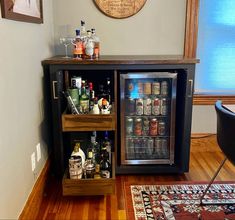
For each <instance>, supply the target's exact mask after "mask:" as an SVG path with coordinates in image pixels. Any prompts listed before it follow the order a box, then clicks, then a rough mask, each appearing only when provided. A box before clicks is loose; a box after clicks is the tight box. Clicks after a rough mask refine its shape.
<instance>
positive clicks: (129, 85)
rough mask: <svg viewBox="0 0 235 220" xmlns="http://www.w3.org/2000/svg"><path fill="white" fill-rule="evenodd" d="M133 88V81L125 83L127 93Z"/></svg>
mask: <svg viewBox="0 0 235 220" xmlns="http://www.w3.org/2000/svg"><path fill="white" fill-rule="evenodd" d="M133 90H134V83H133V82H128V84H127V93H128V94H131V92H133Z"/></svg>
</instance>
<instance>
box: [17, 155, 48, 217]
mask: <svg viewBox="0 0 235 220" xmlns="http://www.w3.org/2000/svg"><path fill="white" fill-rule="evenodd" d="M50 165H51V160H50V157H49V158H48V159H47V161H46V163H45V165H44V167H43V169H42V172H41V173H40V175H39V177H38V179H37V181H36V183H35V185H34V187H33V189H32V192H31V193H30V195H29V198H28V200H27V202H26V204H25V206H24V208H23V211H22V212H21V214H20V217H19V220H26V219H27V220H28V219H36V218H37V215H38V212H39V211H40V209H39V208H40V205H41V202H42V199H43V197H44V189H45V186H46V182H47V180H48V176H49V171H50Z"/></svg>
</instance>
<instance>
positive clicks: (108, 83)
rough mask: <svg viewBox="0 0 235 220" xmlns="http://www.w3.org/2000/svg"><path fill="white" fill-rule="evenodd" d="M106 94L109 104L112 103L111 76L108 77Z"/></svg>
mask: <svg viewBox="0 0 235 220" xmlns="http://www.w3.org/2000/svg"><path fill="white" fill-rule="evenodd" d="M106 96H107V100H108V102H109V105H111V104H112V103H111V80H110V78H109V77H107V78H106Z"/></svg>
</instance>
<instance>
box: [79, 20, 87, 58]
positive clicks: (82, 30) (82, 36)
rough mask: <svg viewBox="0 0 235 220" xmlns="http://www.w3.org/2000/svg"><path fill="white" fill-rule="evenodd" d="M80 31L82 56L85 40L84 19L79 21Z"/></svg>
mask: <svg viewBox="0 0 235 220" xmlns="http://www.w3.org/2000/svg"><path fill="white" fill-rule="evenodd" d="M80 29H81V31H80V36H81V40H82V50H83V51H82V54H83V58H84V57H85V42H86V38H87V36H86V26H85V21H81V28H80Z"/></svg>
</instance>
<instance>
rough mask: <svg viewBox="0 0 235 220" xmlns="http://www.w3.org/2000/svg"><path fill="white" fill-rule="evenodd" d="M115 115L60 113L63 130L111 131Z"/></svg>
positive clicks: (114, 123)
mask: <svg viewBox="0 0 235 220" xmlns="http://www.w3.org/2000/svg"><path fill="white" fill-rule="evenodd" d="M115 118H116V116H115V114H114V112H113V113H111V114H108V115H101V114H100V115H92V114H87V115H72V114H65V113H64V114H62V129H63V131H112V130H115V125H116V120H115Z"/></svg>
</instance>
